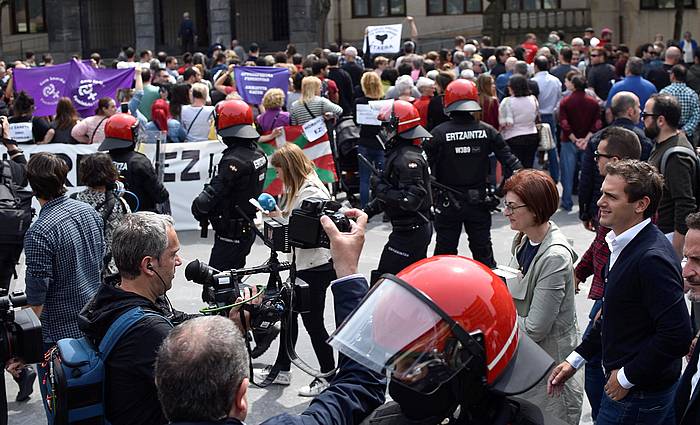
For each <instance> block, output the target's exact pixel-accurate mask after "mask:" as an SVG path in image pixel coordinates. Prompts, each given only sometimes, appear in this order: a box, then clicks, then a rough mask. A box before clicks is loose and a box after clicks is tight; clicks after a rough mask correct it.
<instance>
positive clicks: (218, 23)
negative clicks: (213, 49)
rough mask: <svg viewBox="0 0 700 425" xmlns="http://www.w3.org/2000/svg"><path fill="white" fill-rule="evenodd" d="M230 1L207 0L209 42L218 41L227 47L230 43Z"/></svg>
mask: <svg viewBox="0 0 700 425" xmlns="http://www.w3.org/2000/svg"><path fill="white" fill-rule="evenodd" d="M231 1H232V0H209V1H208V8H207V12H208V13H209V40H210V44H213V43H217V42H218V43H221V44H223V45H224V47H228V46H229V45H230V44H231ZM234 1H235V0H234Z"/></svg>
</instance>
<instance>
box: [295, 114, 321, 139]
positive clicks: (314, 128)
mask: <svg viewBox="0 0 700 425" xmlns="http://www.w3.org/2000/svg"><path fill="white" fill-rule="evenodd" d="M301 127H302V128H303V129H304V136H306V138H307V140H318V139H319V138H320V137H321V136H323V135H324V134H326V133H327V132H328V128H327V127H326V120H324V119H323V117H316V118H314V119H312V120H311V121H308V122H307V123H306V124H304V125H302V126H301Z"/></svg>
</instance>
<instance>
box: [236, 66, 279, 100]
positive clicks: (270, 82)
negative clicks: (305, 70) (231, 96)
mask: <svg viewBox="0 0 700 425" xmlns="http://www.w3.org/2000/svg"><path fill="white" fill-rule="evenodd" d="M233 72H234V75H235V77H236V89H237V90H238V94H239V95H241V97H242V98H243V100H244V101H246V103H249V104H251V105H259V104H261V103H262V98H263V96H264V95H265V92H266V91H267V90H268V89H271V88H278V89H282V91H283V92H284V95H285V96H287V88H288V87H289V69H287V68H273V67H270V66H237V67H235V68H234V70H233Z"/></svg>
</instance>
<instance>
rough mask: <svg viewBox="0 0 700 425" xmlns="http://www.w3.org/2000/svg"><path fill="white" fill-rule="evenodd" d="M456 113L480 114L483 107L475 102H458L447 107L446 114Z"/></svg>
mask: <svg viewBox="0 0 700 425" xmlns="http://www.w3.org/2000/svg"><path fill="white" fill-rule="evenodd" d="M454 111H465V112H478V111H481V105H479V103H478V102H475V101H473V100H457V101H455V102H452V103H451V104H449V105H448V106H446V107H445V112H448V113H449V112H454Z"/></svg>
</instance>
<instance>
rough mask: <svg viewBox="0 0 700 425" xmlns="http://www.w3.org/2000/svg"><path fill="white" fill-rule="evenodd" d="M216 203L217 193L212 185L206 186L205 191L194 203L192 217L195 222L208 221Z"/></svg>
mask: <svg viewBox="0 0 700 425" xmlns="http://www.w3.org/2000/svg"><path fill="white" fill-rule="evenodd" d="M215 201H216V191H215V190H214V189H213V188H212V187H211V186H210V185H208V184H207V185H204V190H202V192H201V193H200V194H199V196H197V197H196V198H195V199H194V201H192V215H193V216H194V218H195V220H197V221H204V220H206V219H207V216H208V215H209V212H210V211H211V209H212V207H213V206H214V204H215Z"/></svg>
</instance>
